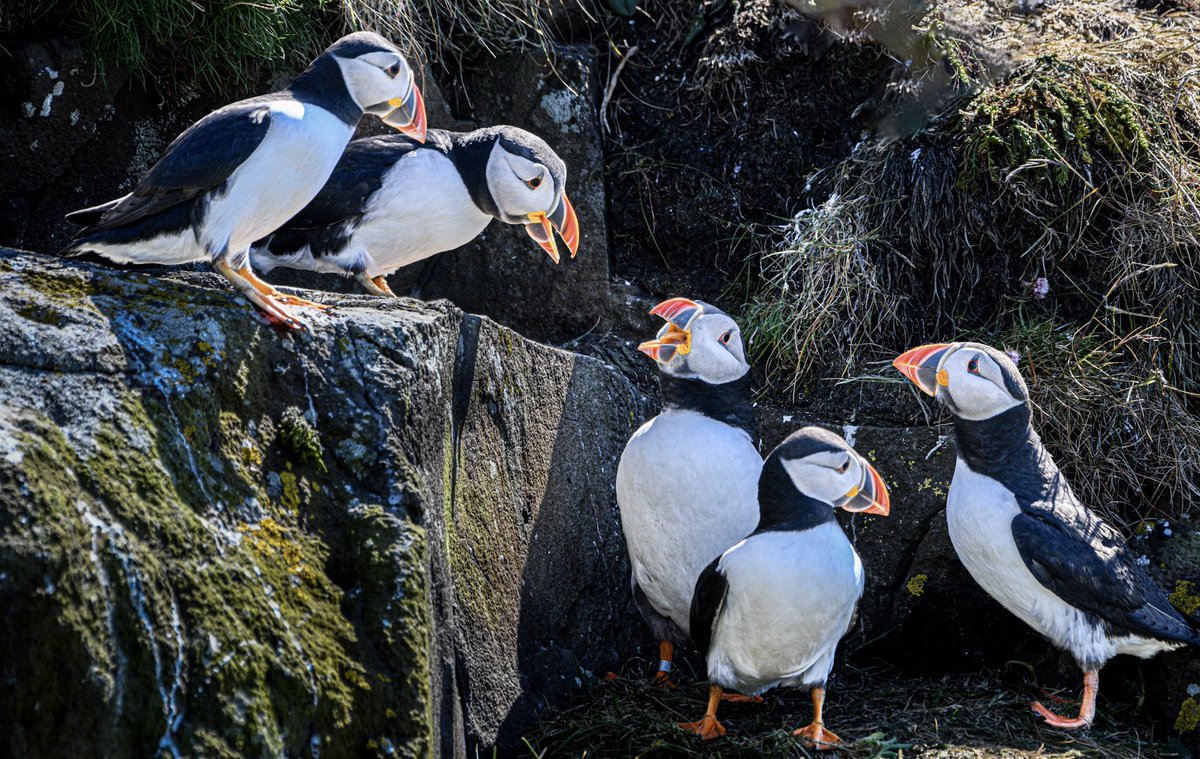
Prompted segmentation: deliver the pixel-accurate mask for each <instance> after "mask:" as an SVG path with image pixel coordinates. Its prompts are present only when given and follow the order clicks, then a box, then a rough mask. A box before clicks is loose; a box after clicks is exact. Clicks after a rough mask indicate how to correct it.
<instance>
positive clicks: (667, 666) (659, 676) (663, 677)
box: [654, 640, 678, 690]
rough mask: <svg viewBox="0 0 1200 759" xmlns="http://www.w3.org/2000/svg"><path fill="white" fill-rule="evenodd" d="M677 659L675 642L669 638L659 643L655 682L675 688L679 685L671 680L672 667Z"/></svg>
mask: <svg viewBox="0 0 1200 759" xmlns="http://www.w3.org/2000/svg"><path fill="white" fill-rule="evenodd" d="M674 661H675V644H674V643H672V642H671V641H669V640H663V641H659V643H658V671H657V672H655V673H654V684H655V685H658V686H659V687H662V688H671V689H672V690H674V689H675V688H677V687H678V686H677V685H675V683H673V682H671V667H672V665H673V663H674Z"/></svg>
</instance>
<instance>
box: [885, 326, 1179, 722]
mask: <svg viewBox="0 0 1200 759" xmlns="http://www.w3.org/2000/svg"><path fill="white" fill-rule="evenodd" d="M893 364H894V365H895V366H896V368H897V369H899V370H900V372H901V373H902V374H904V376H905V377H907V378H908V379H909V380H911V381H912V382H913V383H914V384H915V385H916V386H917V387H919V388H920V389H921V390H922V391H923V392H925V393H926V394H927V395H931V396H933V397H935V398H937V399H938V400H939V401H941V402H942V404H943V405H945V406H946V408H947V409H949V410H950V413H951V415H952V417H953V420H954V433H955V439H956V440H957V442H958V461H957V463H956V465H955V469H954V478H953V479H952V480H951V482H950V492H949V494H948V495H947V499H946V521H947V524H948V526H949V528H950V540H951V542H952V543H953V544H954V550H955V552H956V553H957V554H958V557H959V559H961V560H962V563H963V564H964V565H965V566H966V568H967V571H968V572H970V573H971V576H972V577H973V578H975V581H976V582H978V583H979V584H980V585H981V586H983V589H984V590H986V591H987V593H988V595H990V596H991V597H992V598H994V599H996V600H997V601H999V602H1000V604H1001V605H1002V606H1004V607H1005V608H1006V609H1008V610H1009V611H1011V612H1012V613H1013V614H1016V615H1017V616H1018V617H1020V618H1021V620H1022V621H1024V622H1025V623H1026V624H1027V625H1029V626H1030V627H1032V628H1033V629H1035V630H1037V631H1038V632H1040V633H1041V634H1042V635H1045V636H1046V637H1047V638H1049V639H1050V641H1051V642H1052V643H1054V644H1055V645H1056V646H1058V647H1059V648H1061V649H1064V650H1066V651H1069V652H1070V653H1071V654H1072V655H1073V656H1074V657H1075V661H1076V662H1078V663H1079V666H1080V668H1081V669H1082V670H1083V672H1084V675H1083V698H1082V702H1081V704H1080V707H1079V714H1078V716H1076V717H1074V718H1069V717H1061V716H1059V715H1057V714H1054V713H1053V712H1051V711H1050V710H1049V709H1047V708H1046V707H1045V706H1043V705H1042V704H1041V703H1039V702H1036V701H1035V702H1033V703H1032V704H1031V706H1032V707H1033V710H1034V712H1036V713H1037V714H1039V715H1041V716H1042V717H1043V718H1044V719H1045V720H1046V722H1047V723H1049V724H1050V725H1053V726H1054V727H1060V728H1079V727H1087V726H1088V725H1090V724H1091V723H1092V719H1093V718H1094V717H1095V714H1096V692H1097V690H1098V689H1099V685H1100V674H1099V672H1100V668H1101V667H1103V666H1104V664H1105V663H1106V662H1107V661H1108V660H1109V659H1111V658H1112V657H1114V656H1117V655H1118V654H1132V655H1134V656H1138V657H1141V658H1149V657H1151V656H1154V655H1155V654H1157V653H1158V652H1160V651H1167V650H1171V649H1175V648H1179V647H1181V646H1183V645H1185V644H1190V645H1200V630H1198V629H1197V627H1196V625H1194V624H1193V623H1192V622H1191V621H1189V620H1188V619H1187V618H1186V617H1184V616H1183V615H1182V614H1180V613H1179V612H1178V611H1177V610H1176V609H1175V608H1174V607H1173V606H1172V605H1171V602H1170V601H1168V600H1167V597H1166V594H1164V593H1163V591H1162V590H1161V589H1160V588H1159V587H1158V586H1157V585H1155V584H1154V581H1153V580H1152V579H1151V578H1150V576H1149V575H1147V574H1146V573H1145V572H1144V571H1143V570H1142V569H1141V567H1139V566H1138V565H1137V562H1136V560H1135V559H1134V557H1133V556H1132V555H1131V554H1130V552H1129V550H1128V549H1127V548H1126V546H1125V543H1124V541H1123V540H1122V539H1121V535H1120V534H1119V533H1118V532H1117V531H1116V530H1115V529H1113V528H1112V527H1110V526H1109V525H1108V524H1106V523H1105V522H1104V521H1103V520H1101V519H1100V517H1098V516H1096V514H1095V513H1093V512H1092V511H1091V510H1090V509H1089V508H1088V507H1087V506H1085V505H1084V504H1082V503H1080V501H1079V499H1077V498H1076V497H1075V494H1074V493H1073V492H1071V486H1070V485H1069V484H1068V483H1067V481H1066V479H1065V478H1064V477H1063V475H1062V472H1060V471H1059V469H1058V467H1057V466H1056V465H1055V463H1054V459H1052V458H1051V457H1050V454H1049V453H1048V452H1047V451H1046V448H1045V446H1043V445H1042V441H1041V438H1039V437H1038V434H1037V432H1035V431H1034V430H1033V427H1032V426H1031V425H1030V407H1029V392H1028V390H1027V389H1026V387H1025V382H1024V381H1023V380H1022V379H1021V375H1020V373H1019V372H1018V371H1017V367H1016V365H1015V364H1014V363H1013V361H1012V359H1010V358H1009V357H1008V355H1006V354H1005V353H1002V352H1001V351H998V350H996V349H995V348H991V347H989V346H987V345H981V344H979V343H941V344H935V345H923V346H921V347H919V348H913V349H912V350H910V351H908V352H906V353H904V354H903V355H901V356H900V357H898V358H897V359H896V360H895V361H894V362H893Z"/></svg>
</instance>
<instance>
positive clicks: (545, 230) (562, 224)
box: [525, 192, 579, 263]
mask: <svg viewBox="0 0 1200 759" xmlns="http://www.w3.org/2000/svg"><path fill="white" fill-rule="evenodd" d="M529 221H530V223H528V224H526V225H525V233H526V234H528V235H529V236H530V237H532V238H533V239H534V241H535V242H537V244H538V245H541V246H542V250H544V251H546V254H547V255H548V256H550V258H551V260H553V261H554V263H558V245H557V244H556V243H555V242H554V233H555V232H556V231H557V232H558V234H559V236H561V237H562V239H563V242H564V243H566V245H567V250H569V251H571V258H574V257H575V253H576V251H578V250H579V217H578V216H576V215H575V206H573V205H571V199H570V198H568V197H567V193H565V192H564V193H563V194H562V195H560V196H559V200H558V206H557V207H555V209H554V210H553V211H551V212H550V213H548V214H547V213H542V212H541V211H535V212H534V213H531V214H529Z"/></svg>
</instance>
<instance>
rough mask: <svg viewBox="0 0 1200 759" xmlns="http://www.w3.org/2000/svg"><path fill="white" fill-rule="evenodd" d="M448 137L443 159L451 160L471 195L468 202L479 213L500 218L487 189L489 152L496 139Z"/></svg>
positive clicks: (463, 135)
mask: <svg viewBox="0 0 1200 759" xmlns="http://www.w3.org/2000/svg"><path fill="white" fill-rule="evenodd" d="M448 134H449V135H450V146H449V148H448V149H447V151H446V155H447V156H449V157H450V162H451V163H453V164H454V168H456V169H458V175H459V176H460V177H462V181H463V184H464V185H466V187H467V192H469V193H470V194H471V201H472V202H473V203H475V206H476V207H477V208H479V210H480V211H483V212H484V213H486V214H488V215H489V216H491V217H493V218H497V219H498V218H500V207H499V206H497V205H496V199H495V198H493V197H492V188H491V187H489V186H488V179H487V168H488V160H489V159H491V157H492V149H493V148H494V147H495V145H496V140H497V139H498V138H495V137H493V138H491V139H479V138H478V136H476V135H475V134H474V133H467V134H460V133H455V132H451V133H448Z"/></svg>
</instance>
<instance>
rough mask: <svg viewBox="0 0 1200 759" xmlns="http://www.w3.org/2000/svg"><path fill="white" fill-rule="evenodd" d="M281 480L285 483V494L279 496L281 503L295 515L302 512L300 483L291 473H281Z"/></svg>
mask: <svg viewBox="0 0 1200 759" xmlns="http://www.w3.org/2000/svg"><path fill="white" fill-rule="evenodd" d="M279 479H280V481H281V482H282V483H283V493H282V494H281V495H280V496H279V503H280V504H281V505H282V506H283V508H285V509H287V510H288V511H290V512H292V513H293V514H294V513H296V512H297V511H299V510H300V482H299V480H297V479H296V475H294V474H292V473H291V472H282V473H280V475H279Z"/></svg>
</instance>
